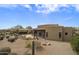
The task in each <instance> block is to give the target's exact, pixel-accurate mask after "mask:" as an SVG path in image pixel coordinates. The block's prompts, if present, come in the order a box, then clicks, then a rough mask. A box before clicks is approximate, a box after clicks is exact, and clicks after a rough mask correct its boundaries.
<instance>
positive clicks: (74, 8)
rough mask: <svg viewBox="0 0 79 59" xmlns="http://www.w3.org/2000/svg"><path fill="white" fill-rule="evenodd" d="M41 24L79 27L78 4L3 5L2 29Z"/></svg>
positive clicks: (0, 7) (0, 10)
mask: <svg viewBox="0 0 79 59" xmlns="http://www.w3.org/2000/svg"><path fill="white" fill-rule="evenodd" d="M40 24H59V25H63V26H72V27H74V26H77V27H78V26H79V5H78V4H1V5H0V28H1V29H3V28H10V27H13V26H16V25H22V26H23V27H26V26H32V27H36V26H37V25H40Z"/></svg>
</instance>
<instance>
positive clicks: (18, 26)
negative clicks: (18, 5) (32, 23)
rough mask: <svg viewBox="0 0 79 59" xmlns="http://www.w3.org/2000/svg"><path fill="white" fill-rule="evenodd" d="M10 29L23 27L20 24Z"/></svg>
mask: <svg viewBox="0 0 79 59" xmlns="http://www.w3.org/2000/svg"><path fill="white" fill-rule="evenodd" d="M12 29H23V27H22V26H21V25H16V26H14V27H12Z"/></svg>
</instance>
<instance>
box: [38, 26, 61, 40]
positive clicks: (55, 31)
mask: <svg viewBox="0 0 79 59" xmlns="http://www.w3.org/2000/svg"><path fill="white" fill-rule="evenodd" d="M39 28H44V29H45V30H46V32H48V37H47V39H49V40H62V27H59V26H58V25H54V26H53V25H47V26H46V25H45V26H44V25H42V26H39ZM59 32H60V33H61V38H59Z"/></svg>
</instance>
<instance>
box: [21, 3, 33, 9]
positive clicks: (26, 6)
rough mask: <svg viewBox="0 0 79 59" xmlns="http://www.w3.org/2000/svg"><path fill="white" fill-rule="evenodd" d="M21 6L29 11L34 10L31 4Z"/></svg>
mask: <svg viewBox="0 0 79 59" xmlns="http://www.w3.org/2000/svg"><path fill="white" fill-rule="evenodd" d="M21 6H23V7H25V8H28V9H29V10H32V7H31V5H30V4H24V5H21Z"/></svg>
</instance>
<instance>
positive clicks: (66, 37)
mask: <svg viewBox="0 0 79 59" xmlns="http://www.w3.org/2000/svg"><path fill="white" fill-rule="evenodd" d="M63 30H64V32H63V35H64V39H63V40H64V41H69V40H70V38H71V37H72V36H73V28H71V27H64V29H63Z"/></svg>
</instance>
